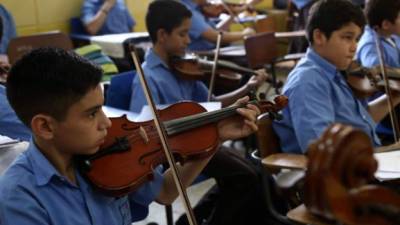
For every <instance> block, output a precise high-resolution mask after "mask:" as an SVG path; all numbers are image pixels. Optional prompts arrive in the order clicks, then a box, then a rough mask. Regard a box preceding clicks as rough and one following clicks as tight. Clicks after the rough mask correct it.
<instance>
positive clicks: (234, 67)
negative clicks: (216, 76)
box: [199, 59, 255, 74]
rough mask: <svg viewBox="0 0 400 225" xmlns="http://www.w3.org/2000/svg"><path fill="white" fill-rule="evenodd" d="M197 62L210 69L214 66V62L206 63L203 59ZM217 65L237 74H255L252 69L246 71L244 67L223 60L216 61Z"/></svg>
mask: <svg viewBox="0 0 400 225" xmlns="http://www.w3.org/2000/svg"><path fill="white" fill-rule="evenodd" d="M199 60H200V64H203V65H207V66H209V67H210V68H212V66H213V64H214V62H212V61H208V60H204V59H199ZM217 65H218V66H220V67H221V68H224V69H231V70H233V71H235V72H239V73H244V74H255V72H254V70H252V69H248V68H246V67H242V66H239V65H237V64H235V63H232V62H229V61H225V60H218V62H217Z"/></svg>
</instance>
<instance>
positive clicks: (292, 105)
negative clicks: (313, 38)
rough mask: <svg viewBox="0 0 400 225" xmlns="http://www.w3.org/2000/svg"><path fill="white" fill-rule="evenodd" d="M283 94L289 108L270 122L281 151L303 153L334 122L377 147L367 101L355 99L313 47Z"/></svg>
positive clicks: (330, 65) (293, 72)
mask: <svg viewBox="0 0 400 225" xmlns="http://www.w3.org/2000/svg"><path fill="white" fill-rule="evenodd" d="M283 94H284V95H286V96H287V97H288V98H289V105H288V106H287V107H286V108H284V109H283V117H284V118H283V120H282V121H274V123H273V128H274V130H275V132H276V133H277V134H278V136H279V140H280V144H281V147H282V150H283V152H289V153H305V152H306V151H307V147H308V145H309V144H310V142H312V141H313V140H315V139H316V138H319V137H320V136H321V134H322V132H323V131H324V130H325V129H326V128H327V127H328V126H329V125H331V124H333V123H343V124H347V125H351V126H353V127H355V128H359V129H361V130H363V131H364V132H366V133H367V134H368V135H369V136H370V137H371V138H372V140H373V143H374V144H375V145H379V144H380V141H379V139H378V137H377V136H376V134H375V123H374V121H373V120H372V118H371V116H370V115H369V113H368V111H367V101H365V100H363V101H360V100H359V99H357V98H355V97H354V95H353V92H352V90H351V89H350V87H349V86H348V85H347V83H346V80H345V79H344V77H343V75H342V74H341V73H340V72H339V71H338V70H337V68H336V67H335V66H334V65H333V64H331V63H329V62H328V61H326V60H325V59H323V58H322V57H321V56H319V55H318V54H317V53H316V52H315V51H314V50H313V49H312V48H308V50H307V53H306V56H305V58H304V59H302V60H301V61H300V62H299V64H298V65H297V66H296V68H295V69H294V70H293V71H292V72H291V73H290V74H289V76H288V79H287V82H286V84H285V86H284V88H283Z"/></svg>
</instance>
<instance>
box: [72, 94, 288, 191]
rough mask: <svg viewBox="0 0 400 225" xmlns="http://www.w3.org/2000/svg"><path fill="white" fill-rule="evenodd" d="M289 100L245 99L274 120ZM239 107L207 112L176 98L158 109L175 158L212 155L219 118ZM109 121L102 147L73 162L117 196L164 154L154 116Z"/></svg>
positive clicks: (147, 177)
mask: <svg viewBox="0 0 400 225" xmlns="http://www.w3.org/2000/svg"><path fill="white" fill-rule="evenodd" d="M287 103H288V99H287V97H285V96H282V95H280V96H277V97H275V98H274V100H273V101H258V102H257V101H253V102H249V104H256V105H257V106H258V107H259V108H260V109H261V110H262V111H263V112H266V113H268V114H269V115H270V116H271V118H277V119H279V118H280V115H279V114H277V113H278V112H279V111H280V110H281V109H282V108H283V107H285V106H286V105H287ZM239 107H243V106H231V107H227V108H223V109H220V110H216V111H211V112H206V110H205V109H204V108H203V107H202V106H201V105H199V104H198V103H195V102H179V103H176V104H173V105H171V106H169V107H167V108H165V109H163V110H159V113H158V114H159V116H160V119H161V121H162V125H163V127H164V128H165V130H166V134H167V136H168V137H169V139H168V140H169V145H170V148H171V151H172V154H173V155H174V158H176V159H177V160H178V161H180V162H181V163H184V162H185V161H186V160H189V159H200V158H203V157H207V156H210V155H211V154H213V153H214V152H215V151H216V149H217V147H218V145H219V136H218V131H217V122H218V121H220V120H222V119H225V118H227V117H230V116H233V115H235V114H236V109H237V108H239ZM111 121H112V126H111V127H110V128H109V129H108V135H107V137H106V139H105V142H104V144H102V145H101V146H100V150H99V151H98V152H97V153H95V154H93V155H90V156H85V157H80V158H78V160H77V162H78V168H80V170H81V171H82V174H84V175H85V176H86V177H87V178H88V179H89V180H90V182H91V183H92V184H93V185H94V186H95V187H96V188H97V189H98V190H99V191H101V192H103V193H105V194H107V195H110V196H116V197H117V196H123V195H126V194H128V193H130V192H131V191H133V190H135V189H136V188H138V187H139V186H140V185H141V184H143V183H144V182H146V181H148V180H151V179H152V177H153V173H152V171H153V169H154V168H155V167H157V166H158V165H159V164H161V163H163V162H164V161H165V154H164V151H163V149H162V146H161V143H160V138H159V135H158V133H157V131H156V127H155V124H154V121H153V120H149V121H146V122H132V121H129V120H128V119H127V117H126V116H125V115H124V116H122V117H119V118H111ZM194 143H195V144H194Z"/></svg>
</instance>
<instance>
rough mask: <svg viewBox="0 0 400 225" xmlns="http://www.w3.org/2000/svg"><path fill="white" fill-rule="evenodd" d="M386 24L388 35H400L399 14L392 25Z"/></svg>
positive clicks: (390, 23)
mask: <svg viewBox="0 0 400 225" xmlns="http://www.w3.org/2000/svg"><path fill="white" fill-rule="evenodd" d="M387 24H388V31H389V33H390V34H395V35H400V12H399V13H398V14H397V18H396V20H395V21H394V23H392V22H389V23H387Z"/></svg>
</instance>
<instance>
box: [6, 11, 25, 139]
mask: <svg viewBox="0 0 400 225" xmlns="http://www.w3.org/2000/svg"><path fill="white" fill-rule="evenodd" d="M2 24H3V23H2V18H1V17H0V31H2ZM1 40H2V33H1V32H0V41H1ZM9 66H10V65H9V64H8V62H4V61H2V59H1V58H0V135H5V136H8V137H10V138H13V139H19V140H23V141H29V139H30V138H31V131H30V130H29V129H28V127H26V126H25V125H24V124H23V123H22V122H21V121H20V120H19V119H18V117H17V115H16V114H15V112H14V110H13V109H12V108H11V106H10V103H8V100H7V97H6V88H5V86H3V85H2V81H5V80H6V79H7V73H6V71H7V70H8V68H9Z"/></svg>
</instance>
